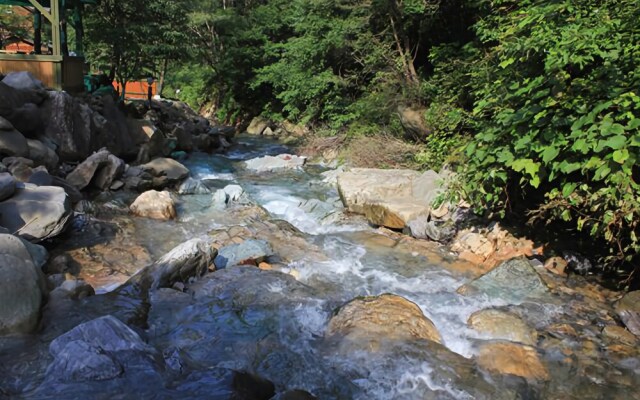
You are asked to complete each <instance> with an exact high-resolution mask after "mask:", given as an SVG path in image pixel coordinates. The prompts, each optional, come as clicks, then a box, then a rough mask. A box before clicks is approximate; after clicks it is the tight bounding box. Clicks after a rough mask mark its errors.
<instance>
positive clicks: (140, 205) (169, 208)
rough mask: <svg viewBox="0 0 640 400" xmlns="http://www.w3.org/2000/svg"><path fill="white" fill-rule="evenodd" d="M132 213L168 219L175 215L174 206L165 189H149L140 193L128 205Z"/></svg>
mask: <svg viewBox="0 0 640 400" xmlns="http://www.w3.org/2000/svg"><path fill="white" fill-rule="evenodd" d="M130 209H131V212H132V213H133V214H134V215H137V216H139V217H145V218H153V219H162V220H169V219H174V218H175V217H176V207H175V203H174V201H173V198H172V197H171V194H170V193H169V192H167V191H162V192H158V191H156V190H149V191H146V192H144V193H142V194H141V195H140V196H138V198H136V200H135V201H134V202H133V204H131V206H130Z"/></svg>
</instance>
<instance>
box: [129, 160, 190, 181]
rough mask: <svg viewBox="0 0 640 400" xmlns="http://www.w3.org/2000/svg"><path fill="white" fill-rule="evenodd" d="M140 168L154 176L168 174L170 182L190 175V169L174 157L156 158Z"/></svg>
mask: <svg viewBox="0 0 640 400" xmlns="http://www.w3.org/2000/svg"><path fill="white" fill-rule="evenodd" d="M140 168H142V169H143V170H144V171H147V172H150V173H151V174H152V175H153V176H166V177H167V179H168V180H169V183H170V184H174V183H178V182H180V181H182V180H183V179H185V178H186V177H187V176H189V169H188V168H187V167H185V166H184V165H182V164H180V163H179V162H177V161H176V160H174V159H172V158H156V159H154V160H151V161H149V162H148V163H146V164H143V165H141V166H140Z"/></svg>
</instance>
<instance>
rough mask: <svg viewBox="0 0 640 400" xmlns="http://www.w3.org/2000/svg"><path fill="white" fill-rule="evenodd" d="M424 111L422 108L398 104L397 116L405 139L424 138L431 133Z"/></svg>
mask: <svg viewBox="0 0 640 400" xmlns="http://www.w3.org/2000/svg"><path fill="white" fill-rule="evenodd" d="M425 111H426V110H424V109H414V108H411V107H407V106H405V105H399V106H398V116H399V117H400V123H401V124H402V127H403V128H404V130H405V137H406V138H407V139H410V140H424V139H426V138H427V136H429V134H430V133H431V130H430V129H429V127H427V124H426V122H425V119H424V114H425Z"/></svg>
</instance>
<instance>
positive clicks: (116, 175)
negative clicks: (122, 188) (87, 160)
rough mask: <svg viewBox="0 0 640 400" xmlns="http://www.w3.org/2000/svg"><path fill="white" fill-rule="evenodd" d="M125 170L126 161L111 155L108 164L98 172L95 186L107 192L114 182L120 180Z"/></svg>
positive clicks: (108, 157)
mask: <svg viewBox="0 0 640 400" xmlns="http://www.w3.org/2000/svg"><path fill="white" fill-rule="evenodd" d="M124 170H125V163H124V161H123V160H121V159H120V158H118V157H116V156H114V155H113V154H109V155H108V156H107V160H106V164H105V165H104V166H103V167H102V168H100V170H98V172H97V173H96V175H95V177H94V185H95V186H96V187H97V188H98V189H100V190H107V189H109V188H111V186H112V185H113V183H114V182H116V181H117V180H118V179H120V177H121V176H122V174H123V173H124Z"/></svg>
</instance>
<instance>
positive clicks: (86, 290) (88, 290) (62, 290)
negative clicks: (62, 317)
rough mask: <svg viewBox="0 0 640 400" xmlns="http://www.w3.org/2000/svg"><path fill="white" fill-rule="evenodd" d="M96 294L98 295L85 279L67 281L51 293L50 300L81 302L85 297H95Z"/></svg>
mask: <svg viewBox="0 0 640 400" xmlns="http://www.w3.org/2000/svg"><path fill="white" fill-rule="evenodd" d="M94 294H96V292H95V290H94V289H93V287H92V286H91V285H89V284H88V283H87V282H85V281H84V280H83V279H65V280H64V281H63V282H62V283H61V284H60V285H59V286H57V287H56V288H55V289H53V291H51V293H49V298H50V299H51V298H68V299H74V300H81V299H84V298H85V297H89V296H93V295H94Z"/></svg>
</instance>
